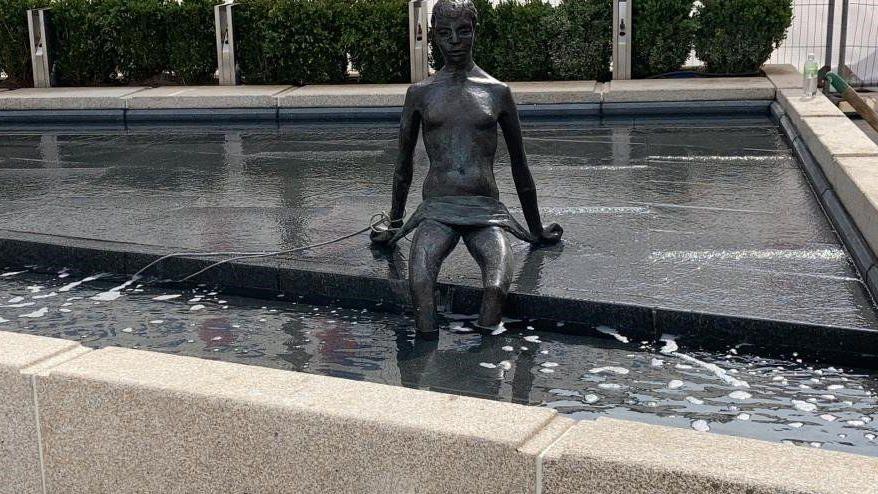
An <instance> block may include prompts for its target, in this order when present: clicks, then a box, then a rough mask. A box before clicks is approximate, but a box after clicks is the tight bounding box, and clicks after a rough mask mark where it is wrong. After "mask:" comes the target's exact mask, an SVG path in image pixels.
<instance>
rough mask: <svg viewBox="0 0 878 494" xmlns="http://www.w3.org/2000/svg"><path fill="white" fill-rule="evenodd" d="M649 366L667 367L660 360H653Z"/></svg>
mask: <svg viewBox="0 0 878 494" xmlns="http://www.w3.org/2000/svg"><path fill="white" fill-rule="evenodd" d="M649 365H651V366H652V367H661V366H663V365H665V361H664V360H662V359H660V358H653V359H652V360H650V361H649Z"/></svg>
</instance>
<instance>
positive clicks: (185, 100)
mask: <svg viewBox="0 0 878 494" xmlns="http://www.w3.org/2000/svg"><path fill="white" fill-rule="evenodd" d="M509 85H510V87H511V88H512V91H513V94H514V95H515V98H516V101H517V102H518V104H519V105H564V104H594V105H600V104H602V103H642V102H691V101H744V100H748V101H753V100H773V99H774V97H775V86H774V85H773V83H772V79H770V78H765V77H750V78H747V77H744V78H695V79H646V80H632V81H612V82H609V83H603V84H602V83H597V82H595V81H547V82H510V83H509ZM408 86H409V85H408V84H338V85H312V86H303V87H295V86H284V85H275V86H165V87H157V88H144V87H94V88H86V87H82V88H48V89H34V88H30V89H16V90H12V91H6V92H4V93H2V94H0V111H11V110H71V109H76V110H108V109H120V110H180V109H209V108H213V109H289V108H384V107H401V106H402V105H403V102H404V101H405V93H406V90H407V88H408Z"/></svg>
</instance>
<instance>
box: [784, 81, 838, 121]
mask: <svg viewBox="0 0 878 494" xmlns="http://www.w3.org/2000/svg"><path fill="white" fill-rule="evenodd" d="M777 100H778V102H779V103H780V104H781V106H782V107H783V109H784V110H785V111H786V113H787V115H789V117H790V119H791V120H792V121H793V123H794V124H795V126H796V127H797V128H800V127H801V126H802V125H804V122H803V119H805V118H808V117H843V116H844V113H843V112H842V111H841V110H839V109H838V107H836V106H835V105H834V104H833V103H832V101H829V98H827V97H826V96H824V95H823V94H821V93H817V94H816V95H814V96H805V95H804V94H803V93H802V91H801V90H797V89H779V90H778V91H777Z"/></svg>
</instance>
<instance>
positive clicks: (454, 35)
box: [451, 31, 460, 43]
mask: <svg viewBox="0 0 878 494" xmlns="http://www.w3.org/2000/svg"><path fill="white" fill-rule="evenodd" d="M451 42H452V43H460V36H458V35H457V31H453V32H452V33H451Z"/></svg>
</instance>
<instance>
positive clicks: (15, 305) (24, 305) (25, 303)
mask: <svg viewBox="0 0 878 494" xmlns="http://www.w3.org/2000/svg"><path fill="white" fill-rule="evenodd" d="M31 305H37V303H36V302H22V303H20V304H12V305H4V307H9V308H10V309H20V308H22V307H30V306H31Z"/></svg>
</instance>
